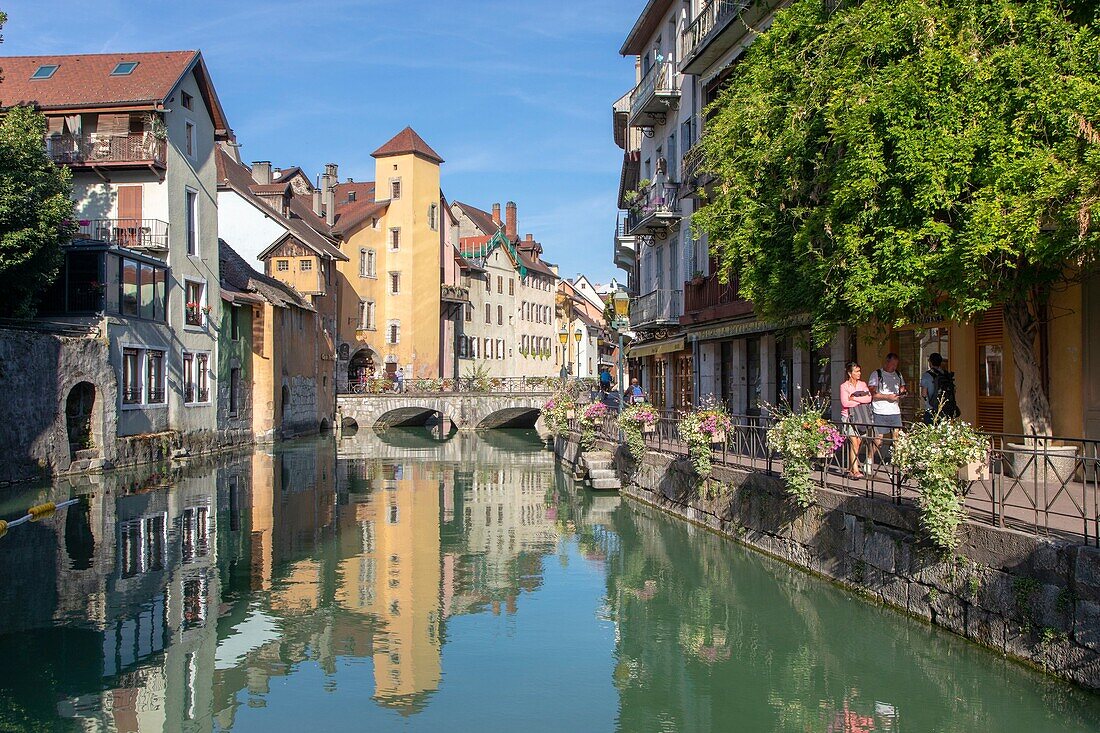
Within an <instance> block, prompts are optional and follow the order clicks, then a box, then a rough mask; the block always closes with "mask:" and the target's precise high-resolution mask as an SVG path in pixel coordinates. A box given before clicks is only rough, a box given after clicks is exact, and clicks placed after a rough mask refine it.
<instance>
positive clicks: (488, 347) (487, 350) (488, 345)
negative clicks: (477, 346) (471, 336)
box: [481, 339, 493, 359]
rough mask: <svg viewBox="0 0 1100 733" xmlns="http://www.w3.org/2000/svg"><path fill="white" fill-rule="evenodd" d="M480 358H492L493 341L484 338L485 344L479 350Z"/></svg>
mask: <svg viewBox="0 0 1100 733" xmlns="http://www.w3.org/2000/svg"><path fill="white" fill-rule="evenodd" d="M481 358H483V359H492V358H493V342H492V341H490V340H489V339H485V346H484V349H483V350H482V352H481Z"/></svg>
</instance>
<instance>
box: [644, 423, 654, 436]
mask: <svg viewBox="0 0 1100 733" xmlns="http://www.w3.org/2000/svg"><path fill="white" fill-rule="evenodd" d="M656 432H657V423H653V422H644V423H642V433H643V434H645V435H652V434H653V433H656Z"/></svg>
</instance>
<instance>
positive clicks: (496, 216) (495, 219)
mask: <svg viewBox="0 0 1100 733" xmlns="http://www.w3.org/2000/svg"><path fill="white" fill-rule="evenodd" d="M493 223H494V224H496V225H497V226H498V227H499V226H500V204H493Z"/></svg>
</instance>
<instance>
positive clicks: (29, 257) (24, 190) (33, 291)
mask: <svg viewBox="0 0 1100 733" xmlns="http://www.w3.org/2000/svg"><path fill="white" fill-rule="evenodd" d="M6 20H7V16H6V15H4V14H3V13H0V27H2V26H3V25H4V23H5V22H6ZM45 140H46V118H45V117H43V116H42V115H41V114H39V113H37V112H35V111H34V110H33V109H30V108H29V107H13V108H12V109H9V110H7V112H6V113H5V114H4V117H3V120H0V315H3V316H8V317H12V316H14V317H27V316H31V315H34V311H35V307H36V305H37V301H38V298H39V296H40V295H41V294H42V292H43V291H44V290H45V289H46V288H47V287H48V286H49V285H50V283H52V282H53V280H54V278H55V277H57V270H58V267H59V265H60V264H61V259H62V255H61V245H62V243H64V242H66V241H68V240H69V238H70V237H71V236H72V219H73V202H72V199H71V198H70V194H71V193H72V186H71V185H70V183H69V171H68V169H66V168H61V167H59V166H57V165H55V164H54V163H53V161H51V160H50V158H49V156H48V155H47V154H46V143H45Z"/></svg>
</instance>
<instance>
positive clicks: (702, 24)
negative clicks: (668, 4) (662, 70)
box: [683, 0, 752, 59]
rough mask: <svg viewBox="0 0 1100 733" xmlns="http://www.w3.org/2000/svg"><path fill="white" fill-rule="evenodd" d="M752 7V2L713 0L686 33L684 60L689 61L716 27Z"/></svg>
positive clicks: (744, 0) (743, 0)
mask: <svg viewBox="0 0 1100 733" xmlns="http://www.w3.org/2000/svg"><path fill="white" fill-rule="evenodd" d="M750 5H752V0H711V2H709V3H707V4H706V5H705V6H704V7H703V9H702V11H700V13H699V15H697V16H696V17H695V20H693V21H692V22H691V25H689V26H688V28H687V30H686V31H684V39H683V46H684V59H689V58H690V57H691V55H692V54H693V53H695V50H696V49H697V48H699V45H700V44H701V43H702V42H703V41H704V40H705V39H706V37H707V36H708V35H709V34H710V32H711V31H712V30H714V28H715V27H716V26H721V25H722V24H723V23H724V22H725V21H726V20H727V19H729V18H732V17H733V16H735V15H737V14H738V13H740V12H741V11H742V10H744V9H745V8H747V7H749V6H750Z"/></svg>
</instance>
